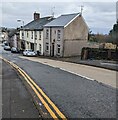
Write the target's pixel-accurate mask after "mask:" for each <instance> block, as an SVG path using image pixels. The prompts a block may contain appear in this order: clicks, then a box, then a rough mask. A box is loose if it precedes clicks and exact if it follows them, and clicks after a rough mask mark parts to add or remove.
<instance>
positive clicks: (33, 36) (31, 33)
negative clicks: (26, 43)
mask: <svg viewBox="0 0 118 120" xmlns="http://www.w3.org/2000/svg"><path fill="white" fill-rule="evenodd" d="M33 37H34V35H33V31H31V39H33Z"/></svg>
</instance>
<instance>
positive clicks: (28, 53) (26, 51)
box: [23, 49, 37, 56]
mask: <svg viewBox="0 0 118 120" xmlns="http://www.w3.org/2000/svg"><path fill="white" fill-rule="evenodd" d="M23 55H24V56H36V55H37V53H36V52H35V51H33V50H27V49H26V50H24V51H23Z"/></svg>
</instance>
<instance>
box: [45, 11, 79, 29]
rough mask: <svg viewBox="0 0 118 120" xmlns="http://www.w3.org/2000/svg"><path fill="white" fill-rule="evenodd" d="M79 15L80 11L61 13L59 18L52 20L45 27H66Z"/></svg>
mask: <svg viewBox="0 0 118 120" xmlns="http://www.w3.org/2000/svg"><path fill="white" fill-rule="evenodd" d="M77 15H80V13H74V14H65V15H61V16H59V17H58V18H56V19H54V20H53V21H51V22H50V23H48V24H46V25H44V27H64V26H65V25H66V24H68V23H69V22H70V21H71V20H72V19H73V18H75V17H76V16H77Z"/></svg>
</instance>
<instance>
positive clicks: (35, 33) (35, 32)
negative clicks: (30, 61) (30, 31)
mask: <svg viewBox="0 0 118 120" xmlns="http://www.w3.org/2000/svg"><path fill="white" fill-rule="evenodd" d="M34 35H35V40H37V31H34Z"/></svg>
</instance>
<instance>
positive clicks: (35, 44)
mask: <svg viewBox="0 0 118 120" xmlns="http://www.w3.org/2000/svg"><path fill="white" fill-rule="evenodd" d="M53 19H54V18H53V17H52V16H48V17H42V18H40V14H39V13H36V12H35V13H34V20H33V21H31V22H30V23H28V24H26V25H25V26H24V27H22V28H21V29H20V39H21V49H32V50H34V51H38V52H39V53H40V54H41V55H43V26H44V25H45V24H47V23H49V22H50V21H52V20H53Z"/></svg>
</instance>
